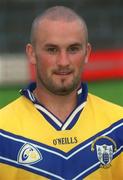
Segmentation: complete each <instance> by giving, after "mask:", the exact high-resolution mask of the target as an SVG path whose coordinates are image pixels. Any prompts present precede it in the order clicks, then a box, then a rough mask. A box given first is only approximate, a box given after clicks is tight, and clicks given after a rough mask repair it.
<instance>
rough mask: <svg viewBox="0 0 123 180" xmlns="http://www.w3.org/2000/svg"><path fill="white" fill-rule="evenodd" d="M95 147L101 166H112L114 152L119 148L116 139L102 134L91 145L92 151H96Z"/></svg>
mask: <svg viewBox="0 0 123 180" xmlns="http://www.w3.org/2000/svg"><path fill="white" fill-rule="evenodd" d="M95 147H96V148H95ZM95 149H96V153H97V157H98V160H99V161H100V163H101V165H100V167H103V168H108V167H110V166H111V161H112V159H113V153H114V152H115V151H116V150H117V145H116V143H115V141H114V140H113V139H112V138H110V137H108V136H100V137H98V138H96V139H95V140H94V141H93V143H92V145H91V151H95Z"/></svg>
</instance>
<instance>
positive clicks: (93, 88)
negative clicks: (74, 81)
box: [0, 80, 123, 108]
mask: <svg viewBox="0 0 123 180" xmlns="http://www.w3.org/2000/svg"><path fill="white" fill-rule="evenodd" d="M88 88H89V92H91V93H93V94H95V95H97V96H100V97H102V98H104V99H106V100H109V101H111V102H114V103H116V104H119V105H121V106H123V80H117V81H116V80H115V81H97V82H89V83H88ZM20 89H21V86H18V87H16V86H14V87H0V108H1V107H3V106H5V105H7V104H8V103H10V102H11V101H13V100H14V99H16V98H17V97H19V90H20Z"/></svg>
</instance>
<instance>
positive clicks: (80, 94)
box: [20, 83, 88, 130]
mask: <svg viewBox="0 0 123 180" xmlns="http://www.w3.org/2000/svg"><path fill="white" fill-rule="evenodd" d="M35 88H36V84H35V83H31V84H30V85H29V86H28V88H26V89H23V90H21V91H20V93H21V94H22V95H24V96H25V97H27V98H28V99H30V100H31V101H32V102H33V103H34V105H35V107H36V108H37V110H38V111H39V112H40V113H41V114H42V115H43V116H44V117H45V119H46V120H47V121H48V122H49V123H50V124H51V125H52V126H53V127H54V128H55V129H57V130H65V129H71V128H72V127H73V126H74V125H75V124H76V122H77V120H78V118H79V116H80V113H81V111H82V110H83V108H84V105H85V102H86V99H87V94H88V88H87V85H86V84H84V83H82V84H81V86H80V88H79V89H78V91H77V106H76V107H75V109H74V110H73V111H72V112H71V113H70V114H69V115H68V117H67V118H66V120H65V122H64V123H62V122H61V121H60V119H59V118H58V117H56V116H55V115H54V114H53V113H52V112H50V111H48V109H47V108H46V107H44V106H43V105H41V104H40V103H39V102H38V101H37V100H36V98H35V97H34V95H33V93H32V92H33V91H34V89H35ZM81 106H82V108H80V107H81ZM42 109H43V110H42Z"/></svg>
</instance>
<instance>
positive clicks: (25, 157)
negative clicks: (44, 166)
mask: <svg viewBox="0 0 123 180" xmlns="http://www.w3.org/2000/svg"><path fill="white" fill-rule="evenodd" d="M42 159H43V158H42V155H41V153H40V151H39V150H38V149H37V148H36V147H34V146H33V145H31V144H28V143H26V144H24V145H23V146H22V147H21V149H20V150H19V153H18V157H17V161H18V163H20V164H34V163H37V162H39V161H40V160H42Z"/></svg>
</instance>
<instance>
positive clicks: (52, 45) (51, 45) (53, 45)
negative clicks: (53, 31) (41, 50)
mask: <svg viewBox="0 0 123 180" xmlns="http://www.w3.org/2000/svg"><path fill="white" fill-rule="evenodd" d="M57 46H58V45H56V44H52V43H48V44H45V47H57Z"/></svg>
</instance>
